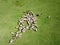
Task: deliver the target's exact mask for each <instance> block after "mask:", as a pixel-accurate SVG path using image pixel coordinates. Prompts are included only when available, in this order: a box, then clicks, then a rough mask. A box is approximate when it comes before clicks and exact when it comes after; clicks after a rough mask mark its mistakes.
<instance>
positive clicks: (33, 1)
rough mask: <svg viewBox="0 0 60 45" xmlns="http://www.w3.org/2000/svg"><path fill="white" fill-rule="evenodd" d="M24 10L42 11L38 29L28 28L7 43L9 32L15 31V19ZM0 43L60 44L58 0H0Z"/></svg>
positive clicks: (24, 44)
mask: <svg viewBox="0 0 60 45" xmlns="http://www.w3.org/2000/svg"><path fill="white" fill-rule="evenodd" d="M26 10H32V11H33V12H34V13H35V14H37V13H42V14H41V16H40V17H37V25H38V31H37V32H35V31H30V30H28V31H26V32H25V33H23V36H22V37H21V38H19V39H17V40H15V41H14V43H12V44H9V43H8V41H9V39H10V38H11V34H10V32H11V31H13V32H15V31H17V29H15V26H16V25H17V20H18V19H19V18H20V17H21V16H22V15H24V14H23V12H24V11H26ZM47 16H51V19H48V18H47ZM0 45H60V0H0Z"/></svg>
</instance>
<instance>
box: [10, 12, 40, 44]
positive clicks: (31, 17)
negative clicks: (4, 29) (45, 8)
mask: <svg viewBox="0 0 60 45" xmlns="http://www.w3.org/2000/svg"><path fill="white" fill-rule="evenodd" d="M24 13H25V15H24V16H22V17H21V18H20V19H18V26H17V27H16V28H17V29H18V31H17V32H15V33H14V32H10V33H11V34H12V38H11V39H10V40H9V43H12V42H14V40H15V39H17V38H19V37H21V36H22V33H23V32H25V31H26V30H34V31H37V28H38V27H37V25H36V15H35V14H34V13H33V12H32V11H26V12H24ZM37 16H39V15H37ZM24 22H26V23H27V24H26V25H25V24H24Z"/></svg>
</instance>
